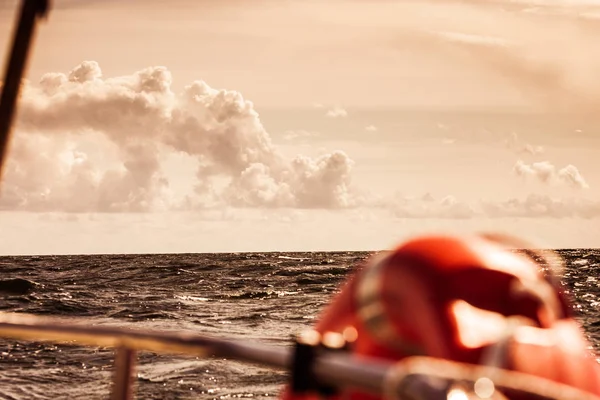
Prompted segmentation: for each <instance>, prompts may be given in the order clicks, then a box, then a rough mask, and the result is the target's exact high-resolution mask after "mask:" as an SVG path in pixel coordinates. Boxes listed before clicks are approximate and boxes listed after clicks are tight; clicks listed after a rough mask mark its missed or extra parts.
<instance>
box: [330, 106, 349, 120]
mask: <svg viewBox="0 0 600 400" xmlns="http://www.w3.org/2000/svg"><path fill="white" fill-rule="evenodd" d="M325 115H326V116H328V117H329V118H345V117H347V116H348V111H346V110H344V109H343V108H342V107H339V106H336V107H333V108H331V109H329V110H327V113H325Z"/></svg>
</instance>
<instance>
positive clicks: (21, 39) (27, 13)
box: [0, 0, 50, 177]
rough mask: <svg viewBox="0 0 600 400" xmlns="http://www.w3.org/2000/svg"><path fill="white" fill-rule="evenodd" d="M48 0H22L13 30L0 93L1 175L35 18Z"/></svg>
mask: <svg viewBox="0 0 600 400" xmlns="http://www.w3.org/2000/svg"><path fill="white" fill-rule="evenodd" d="M49 3H50V1H49V0H23V2H22V6H21V15H20V17H19V22H18V25H17V27H16V30H15V31H14V34H13V45H12V51H11V53H10V56H9V58H8V61H7V64H6V72H5V74H4V79H3V81H2V85H3V87H2V95H1V97H0V177H1V176H2V166H3V165H4V157H5V154H6V149H7V147H8V141H9V139H10V128H11V125H12V121H13V117H14V111H15V106H16V102H17V97H18V95H19V88H20V87H21V80H22V79H23V74H24V72H25V66H26V63H27V55H28V53H29V47H30V46H31V42H32V38H33V35H34V33H35V27H36V21H37V19H38V18H43V17H45V16H46V15H47V13H48V9H49V8H50V4H49Z"/></svg>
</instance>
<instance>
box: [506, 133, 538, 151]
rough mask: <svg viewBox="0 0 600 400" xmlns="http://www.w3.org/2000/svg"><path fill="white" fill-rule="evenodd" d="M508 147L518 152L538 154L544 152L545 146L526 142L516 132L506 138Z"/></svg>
mask: <svg viewBox="0 0 600 400" xmlns="http://www.w3.org/2000/svg"><path fill="white" fill-rule="evenodd" d="M505 143H506V147H507V148H508V149H510V150H512V151H514V152H515V153H516V154H523V153H526V154H531V155H537V154H542V153H543V152H544V147H543V146H534V145H532V144H529V143H524V142H522V141H521V140H520V139H519V136H518V135H517V133H516V132H513V133H511V135H510V137H509V138H508V139H506V142H505Z"/></svg>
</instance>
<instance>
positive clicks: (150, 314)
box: [0, 250, 600, 399]
mask: <svg viewBox="0 0 600 400" xmlns="http://www.w3.org/2000/svg"><path fill="white" fill-rule="evenodd" d="M560 253H561V254H562V255H563V256H564V257H565V259H566V260H567V265H568V268H567V270H566V271H565V275H564V277H563V278H564V283H565V284H566V285H567V287H568V289H569V291H571V293H572V295H573V296H574V299H575V307H576V310H577V312H578V318H580V319H581V321H582V322H583V325H584V327H585V329H586V331H587V333H588V335H589V337H590V339H591V340H592V343H593V345H594V347H595V349H596V350H599V349H600V330H598V327H599V326H600V318H599V317H598V313H597V311H596V310H597V307H598V305H599V304H600V300H599V299H598V296H599V295H600V287H599V285H600V283H599V282H598V281H597V277H598V276H597V275H598V272H599V263H600V250H563V251H561V252H560ZM368 256H369V253H358V252H343V253H264V254H262V253H242V254H181V255H95V256H47V257H0V268H1V271H2V276H1V277H0V282H1V281H2V279H12V278H16V277H20V278H24V279H27V280H29V281H32V282H36V283H38V285H36V286H35V287H34V288H33V290H32V291H31V292H30V293H28V294H24V295H18V294H9V293H0V310H4V311H15V312H26V313H36V314H43V315H57V316H74V317H86V318H89V319H90V320H91V322H92V323H95V324H115V323H116V324H120V325H126V326H133V327H150V328H154V329H164V330H180V329H188V330H195V331H198V332H200V333H207V334H211V335H213V334H217V335H224V336H227V337H230V338H231V337H233V338H239V339H240V340H244V339H247V340H256V341H263V342H268V343H271V344H277V345H282V346H284V345H287V344H289V342H288V341H289V337H290V335H291V334H293V333H296V332H298V331H300V330H301V329H303V328H306V327H307V326H308V325H310V324H311V323H312V322H311V320H312V319H313V318H315V316H316V315H317V314H318V312H319V311H320V310H321V308H322V307H323V305H324V304H325V303H327V302H328V300H329V299H330V297H331V296H332V294H333V293H334V292H335V291H337V289H338V285H339V284H340V283H341V281H342V280H343V279H344V278H345V277H346V275H347V273H348V272H349V271H350V270H351V269H352V268H353V267H354V266H355V265H357V264H359V263H360V261H361V260H364V259H365V258H367V257H368ZM112 362H113V353H112V351H111V350H109V349H108V350H105V349H93V348H83V347H74V346H67V345H53V344H48V343H27V342H15V341H6V340H0V398H1V399H61V398H69V399H100V398H107V395H108V392H109V389H110V381H111V369H112ZM138 362H139V364H138V378H137V394H138V398H140V399H142V398H143V399H188V398H189V399H192V398H193V399H213V398H236V397H252V398H270V397H275V396H277V394H278V391H279V389H280V387H281V384H282V383H283V382H285V379H286V375H285V373H282V372H279V371H273V370H270V369H265V368H259V367H256V366H252V365H248V364H241V363H238V362H233V361H227V360H222V359H196V358H191V357H187V358H186V357H179V356H162V355H160V356H159V355H155V354H150V353H142V354H140V357H139V361H138Z"/></svg>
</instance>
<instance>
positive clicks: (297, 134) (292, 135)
mask: <svg viewBox="0 0 600 400" xmlns="http://www.w3.org/2000/svg"><path fill="white" fill-rule="evenodd" d="M316 136H319V133H318V132H313V131H305V130H296V131H285V132H284V133H283V138H284V139H285V140H294V139H300V138H308V137H316Z"/></svg>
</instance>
